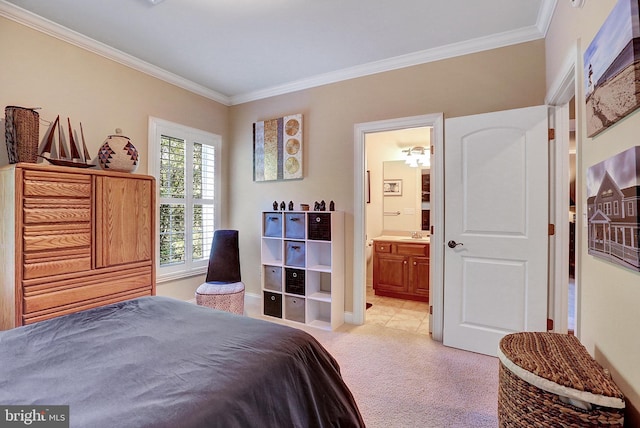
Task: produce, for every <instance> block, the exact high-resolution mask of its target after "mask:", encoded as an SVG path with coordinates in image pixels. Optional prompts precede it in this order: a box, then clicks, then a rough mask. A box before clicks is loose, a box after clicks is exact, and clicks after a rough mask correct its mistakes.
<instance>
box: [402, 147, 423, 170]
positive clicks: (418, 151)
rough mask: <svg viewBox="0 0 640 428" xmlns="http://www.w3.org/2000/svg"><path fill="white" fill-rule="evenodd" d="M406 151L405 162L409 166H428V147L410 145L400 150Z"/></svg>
mask: <svg viewBox="0 0 640 428" xmlns="http://www.w3.org/2000/svg"><path fill="white" fill-rule="evenodd" d="M402 152H403V153H406V154H407V156H406V157H405V163H406V164H407V165H409V166H411V167H414V168H416V167H418V166H429V163H430V162H429V149H425V148H424V147H422V146H415V147H410V148H408V149H404V150H403V151H402Z"/></svg>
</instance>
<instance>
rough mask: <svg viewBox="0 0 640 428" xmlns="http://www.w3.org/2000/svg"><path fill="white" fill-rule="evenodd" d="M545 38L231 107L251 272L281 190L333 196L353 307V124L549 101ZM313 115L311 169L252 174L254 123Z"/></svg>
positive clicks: (240, 213)
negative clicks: (279, 175)
mask: <svg viewBox="0 0 640 428" xmlns="http://www.w3.org/2000/svg"><path fill="white" fill-rule="evenodd" d="M544 73H545V68H544V42H543V41H534V42H529V43H525V44H521V45H517V46H510V47H506V48H501V49H496V50H491V51H486V52H482V53H478V54H473V55H467V56H464V57H458V58H453V59H448V60H443V61H438V62H433V63H429V64H424V65H419V66H414V67H409V68H405V69H401V70H396V71H391V72H386V73H381V74H376V75H372V76H368V77H362V78H358V79H353V80H348V81H344V82H340V83H335V84H331V85H325V86H321V87H317V88H313V89H309V90H305V91H299V92H296V93H293V94H288V95H282V96H277V97H272V98H269V99H265V100H259V101H255V102H250V103H246V104H242V105H238V106H234V107H232V108H231V127H230V132H231V135H232V138H233V145H232V153H231V159H232V164H231V165H230V181H231V185H232V188H233V192H232V194H231V195H230V210H231V211H230V212H231V218H230V224H231V225H232V226H233V227H236V228H238V229H240V230H241V232H240V246H241V251H242V254H243V260H242V263H243V270H242V275H243V281H244V282H245V283H246V285H247V289H248V292H251V293H259V292H260V276H259V274H260V271H259V265H260V245H259V242H260V241H259V236H260V216H259V212H260V211H262V210H268V209H270V207H271V204H272V203H273V201H274V200H278V201H282V200H285V201H287V202H288V201H289V200H293V201H294V203H296V204H298V203H300V202H310V203H313V202H314V201H316V200H318V201H319V200H321V199H324V200H325V201H329V200H334V201H335V202H336V209H338V210H343V211H346V219H345V221H346V234H345V235H346V236H345V242H346V278H345V283H346V286H345V293H346V295H345V308H346V310H347V311H351V310H352V307H353V284H352V278H353V248H354V242H353V213H354V200H353V199H354V183H353V177H354V173H353V165H354V153H353V152H354V135H353V134H354V125H355V124H357V123H363V122H370V121H376V120H384V119H392V118H400V117H407V116H415V115H422V114H429V113H439V112H443V113H444V115H445V118H447V117H455V116H463V115H470V114H476V113H485V112H490V111H498V110H505V109H511V108H518V107H525V106H532V105H539V104H542V103H543V102H544ZM292 113H302V114H303V115H304V179H303V180H300V181H290V182H262V183H256V182H253V180H252V123H253V122H255V121H259V120H264V119H271V118H274V117H279V116H282V115H285V114H292Z"/></svg>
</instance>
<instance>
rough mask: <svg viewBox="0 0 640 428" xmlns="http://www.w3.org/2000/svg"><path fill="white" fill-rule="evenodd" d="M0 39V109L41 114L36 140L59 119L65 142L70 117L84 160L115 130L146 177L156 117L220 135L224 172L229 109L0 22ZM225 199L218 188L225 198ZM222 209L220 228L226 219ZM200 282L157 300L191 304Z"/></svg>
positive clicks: (173, 288) (165, 290)
mask: <svg viewBox="0 0 640 428" xmlns="http://www.w3.org/2000/svg"><path fill="white" fill-rule="evenodd" d="M0 40H2V43H0V58H2V67H1V71H0V88H2V90H0V106H2V108H3V109H4V106H7V105H18V106H22V107H42V108H41V109H40V110H39V113H40V119H41V126H40V138H41V139H42V138H43V137H44V135H45V133H46V132H47V129H48V124H46V123H45V121H49V122H50V121H53V120H55V117H56V116H57V115H60V120H61V124H64V128H63V129H64V131H65V135H68V134H67V132H68V131H67V117H69V118H70V119H71V123H72V126H73V127H74V128H75V129H76V130H77V131H78V132H79V122H82V127H83V130H84V135H85V139H86V143H87V147H88V150H89V153H90V154H91V155H92V156H95V154H96V153H97V152H98V148H99V147H100V145H102V143H103V141H104V139H105V138H106V137H107V135H109V134H113V133H114V131H115V128H121V129H122V130H123V133H124V134H125V135H127V136H128V137H130V138H131V141H132V142H133V144H134V145H135V146H136V148H137V149H138V151H139V152H140V155H141V156H140V159H141V162H140V166H139V167H138V170H137V171H136V173H140V174H146V173H147V171H148V159H149V156H148V148H147V146H148V143H147V134H148V132H147V129H148V118H149V116H155V117H159V118H162V119H165V120H169V121H172V122H177V123H181V124H183V125H187V126H191V127H194V128H198V129H203V130H205V131H209V132H212V133H214V134H218V135H221V136H222V144H223V153H222V156H223V162H222V164H223V168H224V169H223V174H224V173H225V170H226V165H227V162H226V161H225V159H226V154H227V152H228V150H227V148H226V145H227V144H228V141H229V136H228V134H229V133H228V121H229V108H228V107H227V106H224V105H221V104H219V103H216V102H214V101H211V100H209V99H207V98H204V97H201V96H198V95H195V94H193V93H191V92H189V91H186V90H183V89H180V88H178V87H176V86H174V85H171V84H168V83H166V82H163V81H161V80H158V79H155V78H153V77H150V76H148V75H146V74H143V73H140V72H138V71H135V70H133V69H131V68H129V67H126V66H123V65H120V64H118V63H115V62H113V61H110V60H107V59H105V58H103V57H101V56H99V55H96V54H93V53H90V52H88V51H86V50H84V49H80V48H78V47H76V46H73V45H70V44H68V43H65V42H62V41H60V40H58V39H55V38H53V37H50V36H47V35H45V34H43V33H40V32H38V31H35V30H32V29H30V28H28V27H25V26H23V25H20V24H17V23H15V22H13V21H11V20H7V19H5V18H1V17H0ZM0 116H1V117H2V121H1V123H0V125H1V127H0V128H1V129H2V130H4V113H2V114H1V115H0ZM2 136H3V137H1V138H0V140H1V141H2V143H1V146H2V147H0V165H5V164H7V163H8V160H7V151H6V148H5V144H4V131H3V132H2ZM67 138H68V137H67ZM226 182H227V180H225V183H226ZM227 192H228V188H227V187H223V193H224V195H226V194H227ZM225 207H226V204H224V205H223V211H222V221H223V223H222V224H223V225H224V222H225V221H226V218H227V215H228V211H227V210H225V209H224V208H225ZM201 280H202V278H197V279H192V280H190V281H186V284H185V285H183V284H181V283H171V284H160V285H159V286H158V294H168V295H173V296H175V297H179V298H184V297H186V296H191V297H193V290H195V287H196V286H197V285H195V283H196V282H197V283H200V282H202V281H201ZM191 297H190V298H191Z"/></svg>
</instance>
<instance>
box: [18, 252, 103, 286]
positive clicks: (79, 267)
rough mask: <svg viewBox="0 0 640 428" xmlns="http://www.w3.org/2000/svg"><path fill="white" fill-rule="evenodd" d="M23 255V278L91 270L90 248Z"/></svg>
mask: <svg viewBox="0 0 640 428" xmlns="http://www.w3.org/2000/svg"><path fill="white" fill-rule="evenodd" d="M44 255H45V254H40V253H38V254H37V255H33V256H31V257H30V255H29V254H25V256H24V268H23V274H22V276H23V278H24V279H34V278H43V277H51V276H55V275H62V274H68V273H74V272H84V271H89V270H91V248H87V249H79V250H76V251H57V252H47V253H46V257H42V256H44Z"/></svg>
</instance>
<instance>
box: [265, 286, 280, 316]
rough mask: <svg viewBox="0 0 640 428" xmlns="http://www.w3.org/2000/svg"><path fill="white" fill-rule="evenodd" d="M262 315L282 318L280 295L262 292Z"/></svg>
mask: <svg viewBox="0 0 640 428" xmlns="http://www.w3.org/2000/svg"><path fill="white" fill-rule="evenodd" d="M264 314H265V315H269V316H271V317H276V318H282V294H278V293H270V292H268V291H265V292H264Z"/></svg>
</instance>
